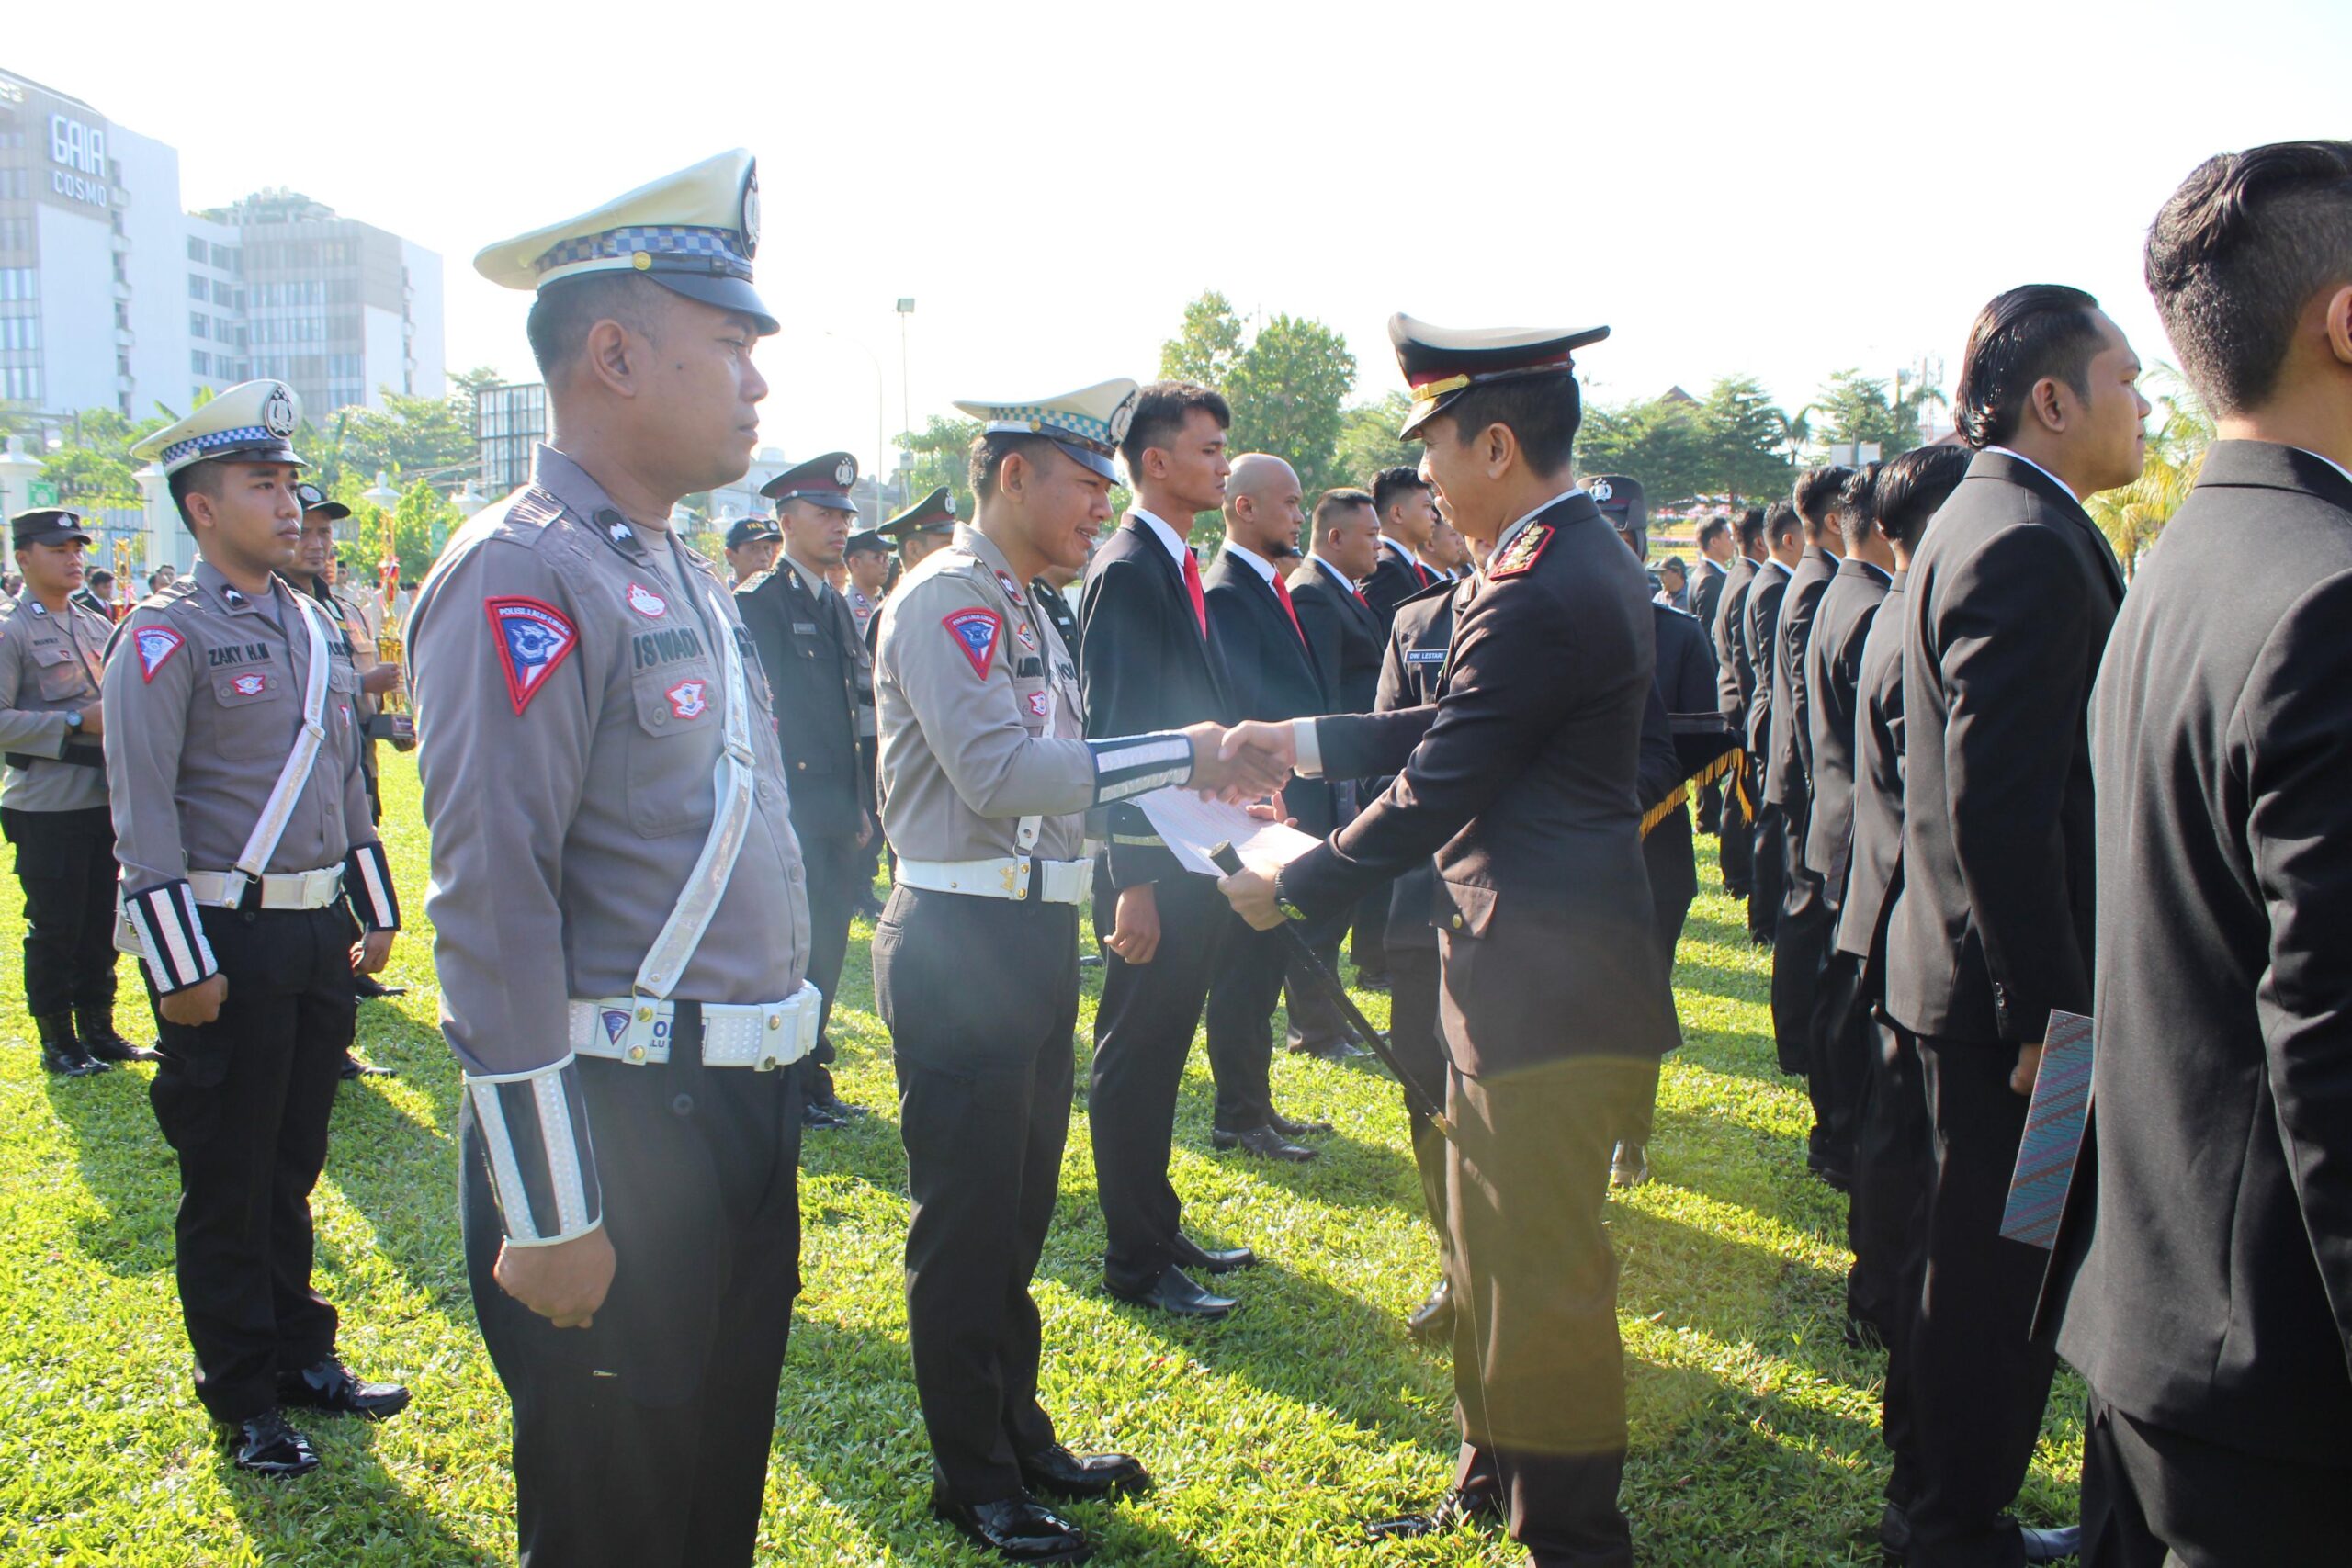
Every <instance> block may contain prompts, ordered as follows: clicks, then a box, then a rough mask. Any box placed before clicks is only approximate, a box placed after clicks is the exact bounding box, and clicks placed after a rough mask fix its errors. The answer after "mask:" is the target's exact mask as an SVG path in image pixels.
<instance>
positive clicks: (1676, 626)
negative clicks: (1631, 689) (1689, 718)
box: [1650, 599, 1715, 714]
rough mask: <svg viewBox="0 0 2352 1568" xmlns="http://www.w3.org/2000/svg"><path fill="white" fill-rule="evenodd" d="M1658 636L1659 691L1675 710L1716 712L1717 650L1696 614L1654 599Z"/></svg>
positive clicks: (1653, 620) (1654, 624) (1668, 708)
mask: <svg viewBox="0 0 2352 1568" xmlns="http://www.w3.org/2000/svg"><path fill="white" fill-rule="evenodd" d="M1650 608H1651V609H1652V610H1654V611H1656V612H1657V614H1656V615H1652V616H1651V617H1650V622H1651V626H1652V629H1653V631H1654V632H1655V634H1656V636H1657V690H1658V695H1659V696H1660V697H1662V698H1663V699H1665V702H1666V711H1667V712H1668V713H1670V714H1672V713H1713V712H1714V711H1715V649H1714V644H1713V639H1711V638H1710V637H1708V635H1707V628H1706V627H1705V626H1703V625H1702V623H1701V621H1700V619H1699V617H1697V616H1696V615H1685V614H1684V613H1683V612H1682V611H1680V610H1678V609H1675V608H1674V607H1673V606H1672V605H1669V604H1659V603H1658V602H1657V600H1655V599H1653V600H1651V601H1650Z"/></svg>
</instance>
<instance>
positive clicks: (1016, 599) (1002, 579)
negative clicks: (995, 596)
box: [996, 571, 1021, 604]
mask: <svg viewBox="0 0 2352 1568" xmlns="http://www.w3.org/2000/svg"><path fill="white" fill-rule="evenodd" d="M996 585H997V586H998V587H999V588H1001V589H1003V590H1004V596H1005V597H1006V598H1008V599H1010V600H1012V602H1013V603H1014V604H1020V603H1021V584H1019V583H1018V582H1015V581H1012V573H1011V572H1009V571H1000V572H998V573H997V574H996Z"/></svg>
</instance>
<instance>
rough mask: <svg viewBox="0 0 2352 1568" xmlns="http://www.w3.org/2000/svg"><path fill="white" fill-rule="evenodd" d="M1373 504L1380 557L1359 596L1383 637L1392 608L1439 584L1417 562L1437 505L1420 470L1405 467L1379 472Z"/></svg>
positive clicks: (1425, 545)
mask: <svg viewBox="0 0 2352 1568" xmlns="http://www.w3.org/2000/svg"><path fill="white" fill-rule="evenodd" d="M1351 493H1354V494H1359V495H1360V494H1362V493H1363V491H1353V492H1351ZM1371 500H1372V510H1373V513H1374V515H1375V516H1376V517H1377V518H1378V519H1379V522H1380V535H1379V549H1380V554H1379V556H1378V558H1377V559H1376V562H1375V564H1374V567H1373V570H1371V571H1370V572H1368V573H1366V574H1365V576H1364V577H1363V598H1364V603H1365V604H1370V605H1371V606H1372V608H1373V613H1374V615H1378V616H1379V617H1380V631H1381V635H1382V636H1383V637H1386V636H1387V634H1388V623H1389V621H1390V620H1391V619H1392V618H1393V617H1394V616H1395V615H1396V614H1397V605H1399V604H1403V603H1404V602H1405V601H1406V600H1408V599H1409V598H1411V597H1412V596H1413V595H1414V594H1416V593H1419V592H1420V591H1421V590H1422V589H1424V588H1427V587H1428V586H1429V585H1430V583H1432V582H1434V581H1437V580H1436V578H1435V577H1433V576H1431V575H1430V569H1429V568H1428V567H1427V566H1425V565H1423V564H1422V562H1421V555H1422V553H1423V552H1424V551H1426V550H1427V549H1428V548H1429V547H1430V536H1431V535H1433V534H1435V533H1436V531H1437V525H1438V515H1437V502H1435V501H1434V500H1432V499H1431V498H1430V487H1429V481H1428V480H1427V479H1423V478H1421V474H1420V470H1419V469H1418V468H1404V467H1398V468H1383V469H1381V470H1380V472H1379V473H1378V474H1377V475H1375V476H1374V479H1373V481H1372V495H1371Z"/></svg>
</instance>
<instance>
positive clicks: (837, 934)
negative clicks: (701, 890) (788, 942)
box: [735, 452, 874, 1127]
mask: <svg viewBox="0 0 2352 1568" xmlns="http://www.w3.org/2000/svg"><path fill="white" fill-rule="evenodd" d="M856 482H857V459H856V458H854V457H851V456H850V455H849V454H848V453H846V452H828V453H826V454H825V455H824V456H823V457H812V458H810V459H809V461H807V462H805V463H802V464H799V465H797V467H794V468H786V470H785V471H784V472H783V473H780V474H778V475H777V476H776V477H775V479H770V480H769V481H768V482H767V483H766V484H764V485H763V486H762V487H761V488H760V493H761V494H762V495H763V496H766V497H767V498H768V499H769V500H770V501H773V502H775V507H776V522H775V527H777V528H778V529H779V530H780V533H781V536H782V538H783V541H784V544H783V550H782V553H781V554H780V555H778V557H777V558H776V560H775V564H774V565H773V566H772V567H771V568H770V569H769V570H767V571H765V572H763V573H762V574H761V575H759V576H758V577H755V578H753V579H752V581H750V582H748V583H745V584H742V585H741V586H740V587H738V588H737V589H736V591H735V593H736V597H735V608H736V611H737V613H738V614H740V615H741V616H742V617H743V629H744V630H746V631H747V632H749V633H750V634H751V637H752V647H753V648H754V649H758V650H759V655H760V663H761V664H762V665H763V667H764V668H765V670H766V671H767V677H768V684H769V687H770V689H771V691H772V693H773V694H774V698H775V732H776V739H777V740H778V742H779V743H780V744H781V746H782V747H783V750H784V770H785V777H786V780H787V781H788V783H789V784H790V786H791V791H792V830H793V832H794V833H795V834H797V836H798V838H799V840H800V860H801V864H802V866H803V868H804V869H805V870H806V871H807V872H808V875H809V984H810V985H812V986H815V987H817V989H818V990H819V991H820V992H822V993H823V994H824V997H825V1002H824V1006H823V1010H822V1014H821V1017H822V1022H820V1026H819V1029H818V1032H817V1049H816V1052H815V1054H814V1055H811V1056H810V1057H809V1066H808V1067H807V1068H806V1069H805V1070H806V1072H807V1074H808V1077H807V1084H808V1089H809V1093H808V1099H807V1102H806V1103H805V1104H804V1106H803V1107H802V1111H801V1114H802V1117H803V1119H804V1120H805V1121H806V1122H808V1124H809V1125H810V1126H812V1127H844V1126H847V1125H848V1124H849V1119H850V1117H851V1116H852V1115H853V1114H856V1115H863V1114H864V1113H865V1108H864V1107H862V1106H853V1105H851V1104H849V1103H848V1102H847V1101H846V1100H842V1098H841V1096H840V1095H839V1094H838V1093H837V1092H835V1090H834V1089H833V1075H832V1073H831V1070H830V1068H829V1067H828V1066H827V1064H829V1063H831V1061H832V1060H833V1059H834V1050H833V1043H832V1040H831V1037H830V1036H829V1034H828V1033H827V1032H826V1029H825V1025H826V1024H829V1023H830V1022H831V1018H832V998H833V991H834V987H837V986H838V985H839V984H840V982H841V976H842V960H843V959H844V958H846V957H847V956H848V953H849V922H850V918H851V916H853V915H854V914H855V913H856V912H857V906H858V903H859V897H858V894H859V886H858V868H859V866H860V864H861V863H862V859H861V855H862V852H863V851H864V849H865V846H866V845H867V844H868V843H870V842H872V841H873V839H874V815H873V810H872V802H873V798H874V790H873V785H872V783H871V782H870V780H869V779H868V777H867V774H866V773H865V767H864V765H863V762H862V761H861V759H860V758H859V756H858V750H857V712H858V690H859V688H860V687H864V688H865V689H866V690H868V691H869V692H870V691H871V690H872V688H873V682H874V673H873V664H872V662H871V660H870V658H869V656H868V655H867V653H866V651H865V641H864V639H863V638H861V637H859V636H858V632H857V618H856V617H855V616H854V615H852V614H851V613H850V608H849V603H848V601H847V600H845V599H844V598H842V595H841V594H839V593H837V592H834V591H833V589H832V586H831V584H830V583H828V582H827V581H825V579H824V575H823V574H824V572H825V570H827V569H828V568H831V567H834V566H838V565H840V564H841V560H842V551H843V549H844V548H845V547H846V546H847V544H848V541H849V530H850V525H851V523H852V522H853V521H854V519H855V518H856V516H857V503H856V502H854V501H852V500H850V498H849V490H850V486H852V485H854V484H855V483H856ZM870 880H871V879H870V877H869V881H870Z"/></svg>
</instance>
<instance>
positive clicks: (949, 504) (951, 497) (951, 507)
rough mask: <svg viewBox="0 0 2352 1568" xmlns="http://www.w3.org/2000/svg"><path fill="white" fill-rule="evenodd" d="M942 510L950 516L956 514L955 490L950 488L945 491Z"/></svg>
mask: <svg viewBox="0 0 2352 1568" xmlns="http://www.w3.org/2000/svg"><path fill="white" fill-rule="evenodd" d="M942 510H943V511H944V512H945V513H947V515H948V516H950V517H953V516H955V515H956V492H955V491H952V490H951V491H948V492H947V500H946V502H944V505H943V507H942Z"/></svg>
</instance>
